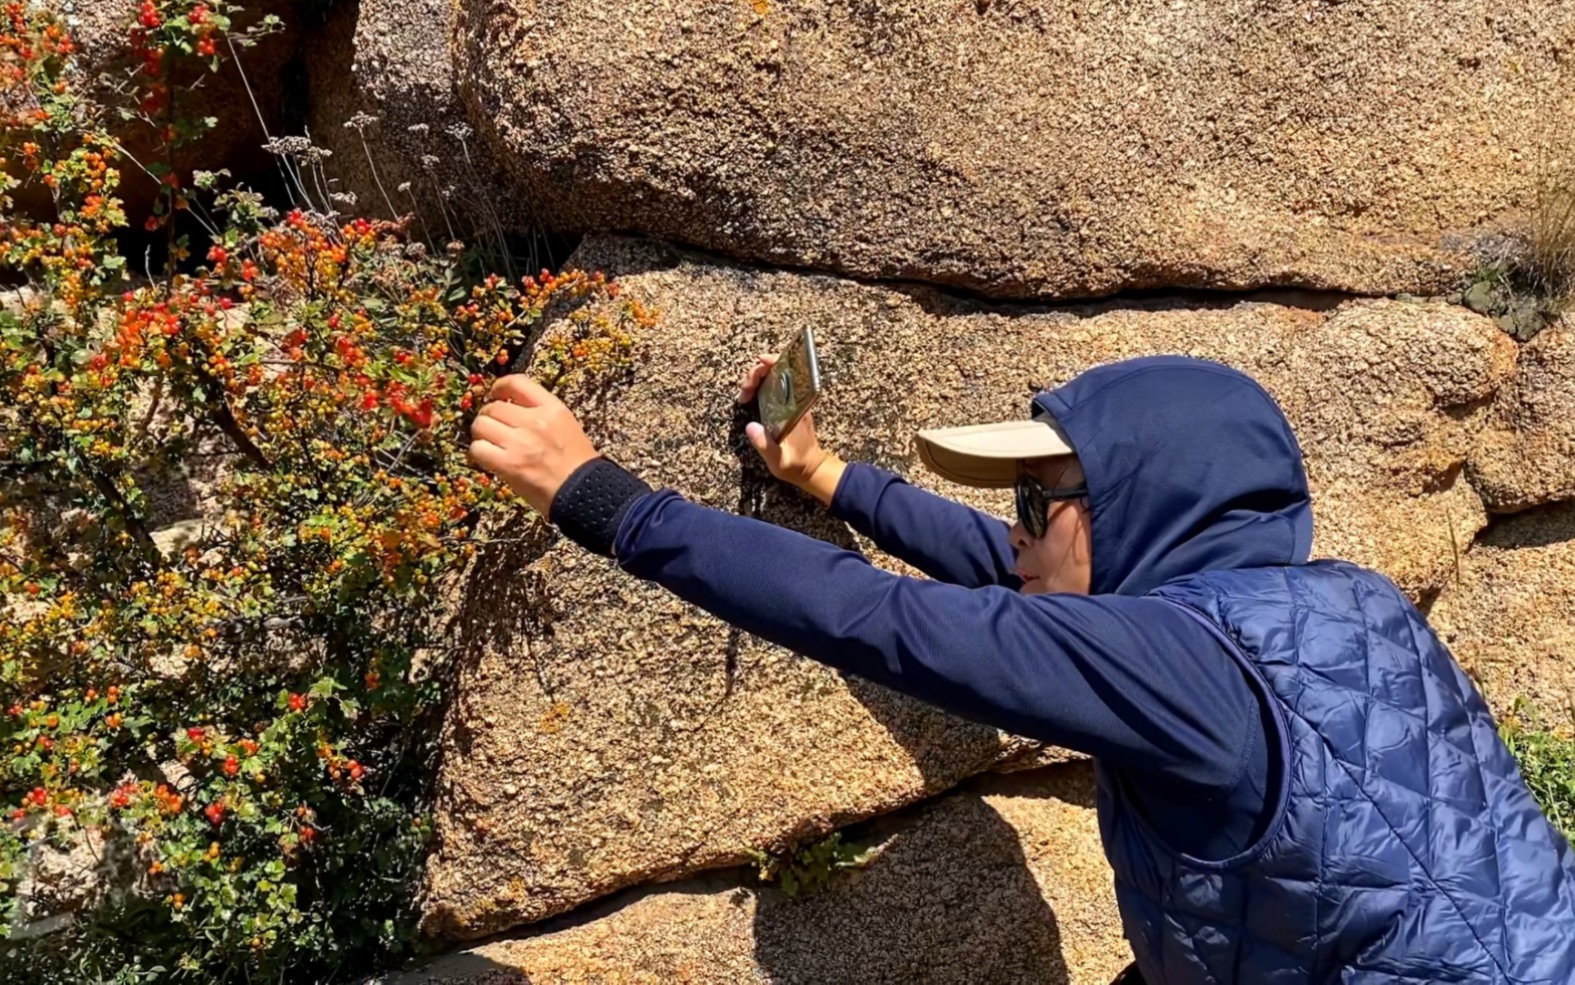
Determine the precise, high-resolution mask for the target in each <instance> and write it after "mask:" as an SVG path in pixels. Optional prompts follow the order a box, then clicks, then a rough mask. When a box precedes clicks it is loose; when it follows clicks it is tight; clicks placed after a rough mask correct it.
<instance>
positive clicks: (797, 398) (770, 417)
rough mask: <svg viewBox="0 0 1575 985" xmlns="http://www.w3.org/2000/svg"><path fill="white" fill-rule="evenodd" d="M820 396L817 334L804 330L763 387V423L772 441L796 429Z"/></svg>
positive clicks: (761, 417)
mask: <svg viewBox="0 0 1575 985" xmlns="http://www.w3.org/2000/svg"><path fill="white" fill-rule="evenodd" d="M819 396H820V360H819V358H818V357H817V355H816V353H815V334H814V332H813V331H812V330H811V329H808V328H806V329H804V331H803V332H802V333H801V334H800V335H799V337H798V338H797V339H794V340H793V344H792V345H791V346H789V347H788V349H787V351H786V352H783V353H782V356H781V358H780V359H778V360H777V364H776V365H775V366H773V367H771V372H769V373H767V374H766V378H765V380H764V381H762V382H761V384H760V397H759V400H760V423H761V424H763V425H765V428H766V433H767V434H769V435H771V438H772V440H773V441H775V440H777V439H779V438H781V437H782V436H783V435H784V434H786V433H787V432H789V431H791V430H792V429H793V425H795V424H797V423H798V421H799V418H801V417H803V416H804V412H805V411H807V410H809V408H810V405H812V404H813V403H814V402H815V400H816V398H818V397H819Z"/></svg>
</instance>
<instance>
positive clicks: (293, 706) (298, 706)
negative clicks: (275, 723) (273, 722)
mask: <svg viewBox="0 0 1575 985" xmlns="http://www.w3.org/2000/svg"><path fill="white" fill-rule="evenodd" d="M290 710H291V711H305V710H306V695H304V694H292V695H290Z"/></svg>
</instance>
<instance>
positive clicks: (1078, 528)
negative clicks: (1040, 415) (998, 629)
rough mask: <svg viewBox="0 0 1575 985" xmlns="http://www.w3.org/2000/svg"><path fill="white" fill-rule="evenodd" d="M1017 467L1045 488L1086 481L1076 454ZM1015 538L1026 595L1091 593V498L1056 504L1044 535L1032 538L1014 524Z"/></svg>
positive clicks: (1014, 547)
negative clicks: (1088, 502) (1089, 511)
mask: <svg viewBox="0 0 1575 985" xmlns="http://www.w3.org/2000/svg"><path fill="white" fill-rule="evenodd" d="M1018 467H1019V468H1021V469H1022V470H1023V471H1025V472H1027V473H1028V474H1029V475H1031V476H1033V477H1034V478H1035V479H1037V480H1038V481H1039V484H1040V485H1042V486H1044V487H1045V488H1046V489H1071V488H1075V487H1077V486H1081V485H1083V483H1084V477H1083V467H1082V465H1080V464H1079V463H1078V461H1077V457H1076V456H1075V455H1058V456H1056V457H1054V458H1035V459H1029V460H1027V461H1024V462H1021V463H1019V466H1018ZM1011 538H1012V548H1013V550H1015V551H1016V552H1017V574H1018V576H1019V577H1021V578H1022V579H1023V587H1022V588H1021V589H1020V591H1021V592H1022V593H1023V594H1024V595H1042V594H1045V593H1048V592H1068V593H1071V594H1075V595H1087V594H1088V589H1089V586H1090V584H1092V580H1093V557H1092V551H1091V546H1092V543H1093V531H1092V529H1091V527H1090V526H1089V522H1088V505H1087V500H1083V499H1076V500H1063V501H1059V502H1052V503H1051V504H1050V509H1049V516H1048V518H1047V524H1046V529H1045V535H1044V536H1043V537H1040V538H1037V539H1035V538H1033V537H1031V536H1029V534H1028V531H1027V530H1026V529H1024V527H1023V525H1022V523H1021V522H1018V523H1015V524H1013V525H1012V534H1011Z"/></svg>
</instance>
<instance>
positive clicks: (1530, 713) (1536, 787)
mask: <svg viewBox="0 0 1575 985" xmlns="http://www.w3.org/2000/svg"><path fill="white" fill-rule="evenodd" d="M1500 732H1501V733H1502V735H1503V737H1504V743H1505V744H1506V745H1508V746H1509V751H1510V752H1512V753H1514V754H1515V758H1516V759H1518V760H1520V771H1521V774H1522V775H1524V776H1525V778H1526V786H1528V787H1530V788H1531V793H1532V795H1533V796H1535V797H1536V798H1537V802H1538V803H1540V804H1541V805H1542V809H1543V811H1545V812H1546V813H1547V815H1548V820H1550V821H1552V822H1553V824H1554V826H1555V827H1557V828H1558V829H1559V830H1560V831H1562V832H1564V834H1565V836H1567V837H1570V838H1575V712H1572V713H1571V715H1570V722H1569V723H1566V724H1564V725H1562V726H1556V727H1553V728H1546V727H1544V726H1543V724H1542V720H1541V719H1540V717H1539V716H1538V715H1537V714H1536V711H1535V710H1534V709H1532V708H1531V707H1530V705H1529V704H1528V703H1527V702H1526V701H1524V700H1518V701H1516V702H1515V707H1514V710H1513V711H1511V712H1510V714H1509V715H1507V716H1505V719H1504V722H1503V724H1502V725H1501V727H1500Z"/></svg>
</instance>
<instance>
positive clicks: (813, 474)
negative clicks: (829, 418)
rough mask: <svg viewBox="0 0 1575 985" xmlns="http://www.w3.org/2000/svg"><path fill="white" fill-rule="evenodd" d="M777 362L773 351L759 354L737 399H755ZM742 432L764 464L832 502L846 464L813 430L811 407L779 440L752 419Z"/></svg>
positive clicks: (822, 499)
mask: <svg viewBox="0 0 1575 985" xmlns="http://www.w3.org/2000/svg"><path fill="white" fill-rule="evenodd" d="M776 362H777V357H776V355H774V354H773V355H767V356H761V357H760V358H759V359H758V360H757V361H756V362H755V365H754V367H753V368H751V369H750V370H749V372H748V373H746V374H744V380H743V384H742V385H741V386H740V387H739V391H738V402H739V403H741V404H747V403H749V402H750V401H751V400H753V399H755V394H756V392H757V391H759V389H760V384H761V382H762V381H764V380H765V378H766V374H767V373H769V372H770V371H771V367H772V366H775V365H776ZM744 434H745V435H746V436H747V437H748V438H749V443H750V444H751V445H754V446H755V451H758V452H759V453H760V457H761V458H762V459H764V460H765V463H766V468H768V469H770V470H771V474H772V475H774V476H776V477H777V478H778V479H781V480H782V481H783V482H786V483H790V484H792V485H795V486H797V487H798V488H800V489H802V490H804V491H805V492H807V493H809V494H810V495H811V496H814V497H815V498H816V499H818V500H820V501H821V502H822V503H825V504H826V505H828V506H829V505H830V504H831V497H832V496H833V495H835V494H836V492H837V483H838V482H840V481H842V472H843V470H844V469H845V468H847V466H846V464H845V463H844V462H843V461H842V460H841V459H840V458H838V457H837V456H835V455H833V454H831V453H830V452H828V451H826V450H825V449H824V448H822V447H820V438H819V437H817V436H816V434H815V415H814V412H813V411H810V412H807V413H805V415H804V416H803V417H801V418H799V420H798V423H797V424H795V425H793V427H792V429H791V430H789V431H788V432H787V433H786V434H784V435H783V436H782V439H781V441H780V442H777V441H773V440H771V436H770V435H768V434H766V429H765V426H764V425H762V424H759V423H751V424H750V425H749V426H748V427H746V428H745V429H744Z"/></svg>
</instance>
